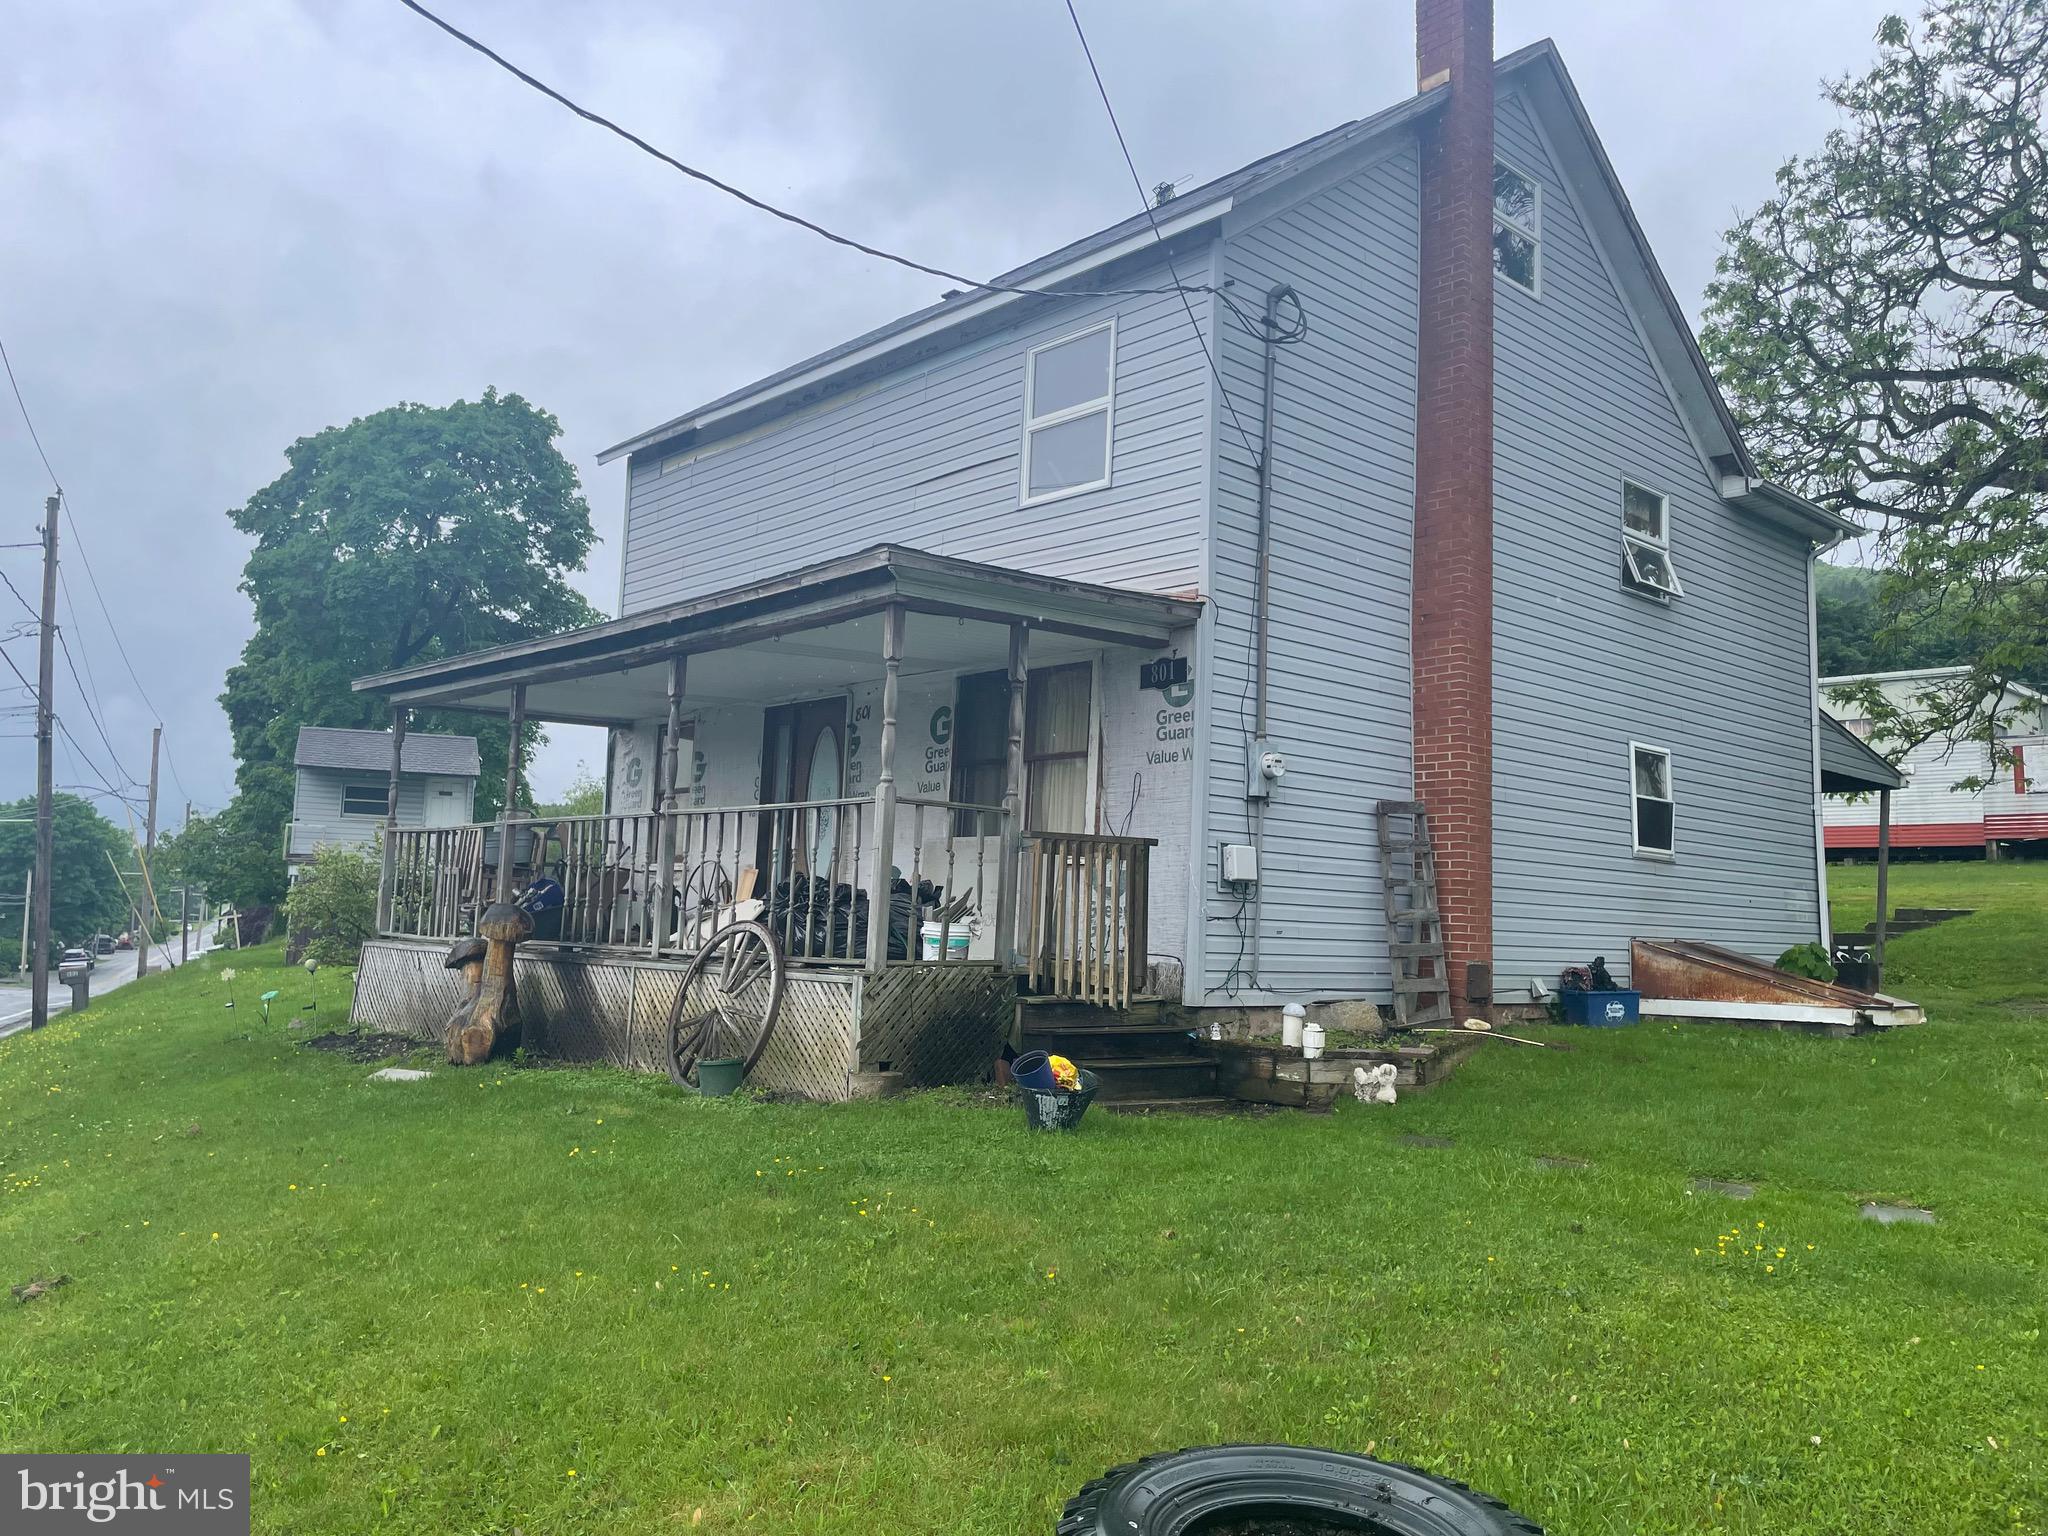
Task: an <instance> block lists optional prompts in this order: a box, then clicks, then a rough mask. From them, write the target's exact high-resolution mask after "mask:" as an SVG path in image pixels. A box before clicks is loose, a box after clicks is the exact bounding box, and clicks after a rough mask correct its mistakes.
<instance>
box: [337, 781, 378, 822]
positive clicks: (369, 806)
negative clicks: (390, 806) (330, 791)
mask: <svg viewBox="0 0 2048 1536" xmlns="http://www.w3.org/2000/svg"><path fill="white" fill-rule="evenodd" d="M389 794H390V788H389V786H388V785H384V784H344V785H342V786H341V814H342V815H344V816H382V815H383V814H384V810H385V801H386V799H387V798H388V796H389Z"/></svg>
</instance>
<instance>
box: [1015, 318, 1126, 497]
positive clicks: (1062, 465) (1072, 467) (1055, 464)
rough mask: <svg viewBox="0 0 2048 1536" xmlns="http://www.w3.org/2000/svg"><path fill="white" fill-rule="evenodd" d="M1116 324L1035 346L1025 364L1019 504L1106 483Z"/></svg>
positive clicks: (1064, 494)
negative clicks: (1022, 466) (1020, 500)
mask: <svg viewBox="0 0 2048 1536" xmlns="http://www.w3.org/2000/svg"><path fill="white" fill-rule="evenodd" d="M1115 393H1116V324H1115V322H1114V321H1111V322H1109V323H1107V324H1104V325H1098V326H1096V327H1095V328H1094V329H1093V330H1087V331H1082V332H1081V333H1080V334H1079V335H1077V336H1067V337H1063V338H1061V339H1060V340H1059V341H1054V342H1048V343H1047V344H1046V345H1044V346H1042V347H1035V348H1033V349H1032V351H1031V352H1030V354H1029V355H1028V356H1027V357H1026V358H1025V360H1024V475H1023V502H1024V505H1025V506H1030V505H1031V504H1032V503H1033V502H1036V501H1050V500H1052V499H1053V498H1054V497H1056V496H1071V495H1072V494H1074V493H1075V492H1076V491H1089V490H1094V489H1096V488H1097V487H1098V486H1104V485H1107V484H1109V430H1110V418H1111V416H1112V414H1113V412H1114V403H1115Z"/></svg>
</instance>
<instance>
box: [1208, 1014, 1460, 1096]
mask: <svg viewBox="0 0 2048 1536" xmlns="http://www.w3.org/2000/svg"><path fill="white" fill-rule="evenodd" d="M1483 1041H1484V1036H1482V1035H1481V1034H1479V1033H1478V1032H1477V1031H1474V1032H1473V1033H1471V1034H1459V1035H1448V1036H1442V1037H1439V1038H1438V1039H1436V1040H1432V1041H1429V1042H1426V1043H1419V1044H1412V1045H1401V1044H1397V1043H1395V1042H1393V1041H1389V1042H1388V1043H1387V1044H1385V1045H1377V1046H1336V1047H1332V1048H1330V1049H1328V1050H1325V1051H1324V1052H1323V1054H1322V1055H1321V1056H1319V1057H1317V1058H1316V1059H1315V1060H1314V1061H1309V1060H1308V1059H1306V1058H1305V1057H1303V1056H1302V1054H1301V1053H1300V1052H1299V1051H1296V1050H1290V1049H1289V1048H1287V1047H1286V1046H1283V1045H1281V1044H1280V1043H1279V1042H1278V1041H1274V1040H1222V1041H1217V1042H1215V1043H1214V1044H1212V1045H1211V1046H1210V1049H1211V1050H1212V1051H1213V1052H1215V1055H1216V1083H1217V1086H1218V1087H1219V1088H1221V1089H1222V1090H1223V1092H1224V1093H1226V1094H1229V1095H1230V1096H1231V1097H1232V1098H1237V1099H1244V1100H1247V1101H1249V1102H1251V1103H1255V1104H1284V1105H1290V1106H1292V1107H1294V1108H1296V1109H1328V1108H1329V1107H1330V1105H1331V1104H1332V1103H1333V1102H1334V1101H1335V1100H1336V1098H1337V1097H1338V1095H1340V1094H1348V1093H1350V1092H1351V1069H1352V1068H1353V1067H1371V1066H1377V1065H1378V1064H1380V1063H1381V1062H1388V1061H1390V1062H1392V1063H1393V1064H1394V1068H1395V1072H1396V1076H1395V1078H1394V1086H1395V1088H1396V1089H1398V1090H1399V1091H1400V1092H1402V1093H1416V1092H1421V1091H1424V1090H1426V1089H1429V1088H1432V1087H1434V1086H1435V1085H1436V1084H1438V1083H1440V1082H1442V1081H1443V1080H1444V1079H1445V1078H1447V1077H1449V1076H1450V1075H1451V1073H1453V1072H1454V1071H1456V1070H1457V1069H1458V1067H1459V1065H1460V1064H1461V1063H1463V1062H1464V1060H1465V1059H1466V1058H1467V1057H1469V1056H1470V1055H1471V1054H1472V1053H1473V1052H1474V1051H1476V1050H1478V1049H1479V1047H1480V1045H1481V1044H1482V1043H1483Z"/></svg>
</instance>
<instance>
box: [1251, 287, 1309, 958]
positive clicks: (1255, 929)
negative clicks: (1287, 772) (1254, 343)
mask: <svg viewBox="0 0 2048 1536" xmlns="http://www.w3.org/2000/svg"><path fill="white" fill-rule="evenodd" d="M1282 302H1292V303H1293V304H1294V305H1295V306H1296V307H1297V308H1299V306H1300V303H1301V297H1300V295H1299V294H1297V293H1296V292H1295V291H1294V289H1293V287H1292V286H1291V285H1289V284H1287V283H1275V284H1274V285H1273V286H1272V287H1271V288H1269V289H1267V290H1266V309H1265V314H1264V317H1263V320H1262V323H1261V325H1260V342H1261V345H1262V346H1263V347H1264V349H1265V366H1264V370H1263V371H1264V383H1263V386H1262V393H1263V398H1262V399H1261V400H1260V402H1259V462H1258V508H1259V520H1258V540H1257V547H1258V567H1257V577H1256V582H1255V586H1254V590H1253V596H1252V624H1253V629H1254V632H1255V634H1256V636H1257V640H1256V645H1257V654H1256V657H1255V659H1254V661H1253V664H1252V698H1253V705H1252V740H1251V743H1250V745H1249V747H1248V748H1247V753H1248V755H1252V761H1250V762H1248V763H1246V764H1245V781H1246V785H1247V788H1249V786H1250V784H1251V782H1252V778H1251V776H1252V775H1253V774H1255V773H1257V772H1258V771H1259V770H1258V761H1257V757H1256V755H1255V754H1257V753H1260V752H1263V751H1264V750H1265V747H1266V692H1267V689H1266V681H1267V672H1268V666H1269V663H1268V659H1267V652H1268V646H1269V642H1270V640H1271V634H1272V619H1273V614H1272V609H1273V415H1274V411H1273V380H1274V375H1275V373H1276V372H1277V370H1278V366H1279V355H1280V343H1279V341H1278V339H1277V338H1278V336H1279V334H1280V322H1279V313H1280V305H1281V304H1282ZM1249 810H1250V821H1251V833H1252V855H1253V857H1254V858H1255V859H1256V860H1257V861H1258V872H1259V879H1258V882H1257V883H1256V884H1255V885H1253V887H1252V942H1251V951H1252V954H1251V983H1252V985H1253V986H1254V987H1258V986H1260V985H1261V983H1260V981H1259V975H1260V970H1259V964H1260V959H1259V956H1260V939H1261V936H1262V932H1263V929H1264V924H1263V922H1262V921H1261V915H1262V913H1263V911H1264V908H1265V893H1266V802H1265V800H1264V799H1263V798H1259V797H1254V798H1252V799H1251V800H1250V802H1249Z"/></svg>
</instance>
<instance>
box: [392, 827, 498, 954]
mask: <svg viewBox="0 0 2048 1536" xmlns="http://www.w3.org/2000/svg"><path fill="white" fill-rule="evenodd" d="M484 830H485V829H484V828H482V827H480V826H479V827H408V828H405V829H403V830H401V831H398V832H390V833H386V834H385V835H386V836H387V837H389V838H390V839H391V848H392V859H391V891H390V896H391V922H390V927H391V931H392V932H393V933H404V934H412V935H414V936H416V937H419V938H423V939H454V938H460V937H461V936H463V935H464V934H467V933H472V932H474V931H475V929H474V927H473V924H474V921H475V914H476V913H477V911H478V910H480V909H479V907H478V901H479V898H480V895H481V893H482V891H483V889H484Z"/></svg>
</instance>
